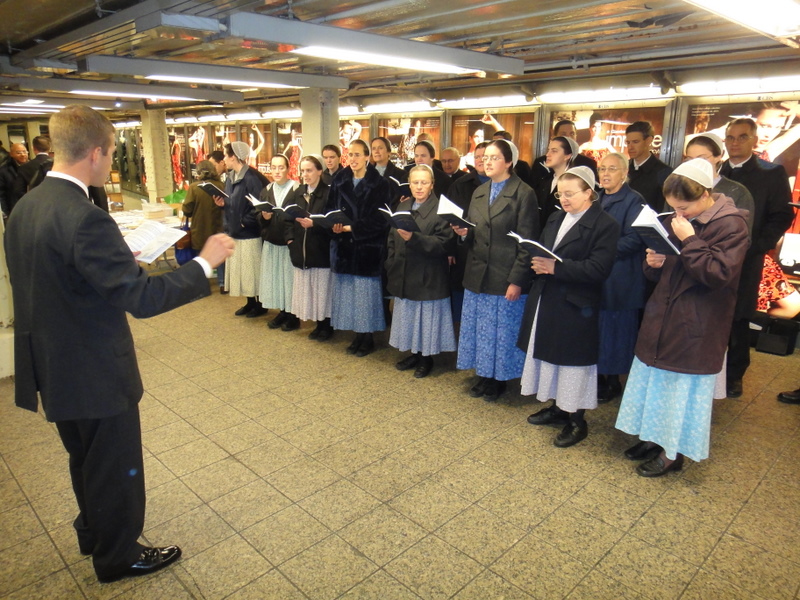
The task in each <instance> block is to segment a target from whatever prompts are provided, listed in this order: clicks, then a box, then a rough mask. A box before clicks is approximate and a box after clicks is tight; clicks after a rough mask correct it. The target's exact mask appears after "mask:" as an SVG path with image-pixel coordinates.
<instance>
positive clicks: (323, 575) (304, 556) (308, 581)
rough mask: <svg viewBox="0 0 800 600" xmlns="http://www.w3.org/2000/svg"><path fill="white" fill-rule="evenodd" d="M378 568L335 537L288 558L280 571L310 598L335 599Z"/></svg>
mask: <svg viewBox="0 0 800 600" xmlns="http://www.w3.org/2000/svg"><path fill="white" fill-rule="evenodd" d="M377 568H378V567H377V565H376V564H375V563H373V562H372V561H370V560H369V559H368V558H366V557H365V556H364V555H363V554H360V553H359V552H358V551H357V550H355V548H353V547H352V546H351V545H350V544H348V543H347V542H345V541H344V540H342V539H341V538H340V537H338V536H336V535H332V536H330V537H328V538H325V539H324V540H322V541H321V542H319V543H317V544H315V545H314V546H312V547H311V548H308V549H307V550H304V551H303V552H301V553H300V554H298V555H297V556H295V557H294V558H291V559H289V560H288V561H286V562H285V563H283V564H282V565H281V567H280V570H281V572H282V573H283V574H284V575H285V576H286V578H287V579H289V580H290V581H291V582H292V583H294V584H295V585H296V586H297V587H298V588H300V589H301V590H302V591H303V592H304V593H305V594H306V595H307V596H308V597H309V598H312V599H315V600H316V599H320V600H322V599H324V598H335V597H337V596H338V595H340V594H342V593H344V592H345V591H347V590H349V589H350V588H352V587H353V586H355V585H356V584H358V583H360V582H361V581H364V580H365V579H366V578H367V577H369V576H370V575H371V574H372V573H374V572H375V571H376V570H377Z"/></svg>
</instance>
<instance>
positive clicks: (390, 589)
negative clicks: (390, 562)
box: [340, 571, 419, 600]
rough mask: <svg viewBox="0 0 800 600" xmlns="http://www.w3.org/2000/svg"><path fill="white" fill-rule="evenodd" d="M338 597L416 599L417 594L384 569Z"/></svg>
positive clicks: (352, 598) (342, 598) (347, 598)
mask: <svg viewBox="0 0 800 600" xmlns="http://www.w3.org/2000/svg"><path fill="white" fill-rule="evenodd" d="M340 598H341V600H417V599H418V598H419V596H417V595H416V594H415V593H414V592H412V591H411V590H409V589H408V588H407V587H406V586H404V585H403V584H402V583H400V582H399V581H397V579H395V578H394V577H392V576H390V575H387V574H386V572H385V571H375V572H374V573H373V574H372V575H370V576H369V577H367V578H366V579H365V580H364V581H362V582H361V583H359V584H358V585H356V586H354V587H352V588H350V590H349V591H348V592H347V593H346V594H344V595H343V596H340Z"/></svg>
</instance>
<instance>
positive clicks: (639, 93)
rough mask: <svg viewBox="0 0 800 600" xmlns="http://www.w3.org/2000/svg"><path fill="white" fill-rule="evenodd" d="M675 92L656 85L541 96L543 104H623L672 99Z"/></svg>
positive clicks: (552, 93) (544, 94)
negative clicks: (663, 89) (662, 91)
mask: <svg viewBox="0 0 800 600" xmlns="http://www.w3.org/2000/svg"><path fill="white" fill-rule="evenodd" d="M674 95H675V92H674V91H673V90H670V91H669V92H668V93H667V94H662V93H661V88H660V87H656V86H654V85H650V86H646V87H645V86H642V87H629V88H613V87H612V88H606V89H601V90H579V91H574V92H545V93H542V94H539V101H540V102H542V103H543V104H587V103H597V102H621V101H625V100H659V99H663V98H671V97H673V96H674Z"/></svg>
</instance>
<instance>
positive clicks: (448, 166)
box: [442, 146, 467, 185]
mask: <svg viewBox="0 0 800 600" xmlns="http://www.w3.org/2000/svg"><path fill="white" fill-rule="evenodd" d="M442 171H444V174H445V175H447V176H448V177H449V178H450V185H452V183H453V182H454V181H455V180H456V179H458V178H459V177H463V176H464V175H466V174H467V172H466V171H462V170H461V152H459V151H458V148H453V147H452V146H451V147H449V148H445V149H444V150H442Z"/></svg>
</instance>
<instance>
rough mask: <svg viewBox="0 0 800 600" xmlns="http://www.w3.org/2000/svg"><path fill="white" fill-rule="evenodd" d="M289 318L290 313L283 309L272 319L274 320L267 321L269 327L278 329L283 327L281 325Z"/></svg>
mask: <svg viewBox="0 0 800 600" xmlns="http://www.w3.org/2000/svg"><path fill="white" fill-rule="evenodd" d="M288 319H289V313H287V312H285V311H281V312H279V313H278V314H277V315H275V318H274V319H272V321H270V322H269V323H267V327H269V328H270V329H278V328H280V327H281V325H283V324H284V323H286V321H287V320H288Z"/></svg>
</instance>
